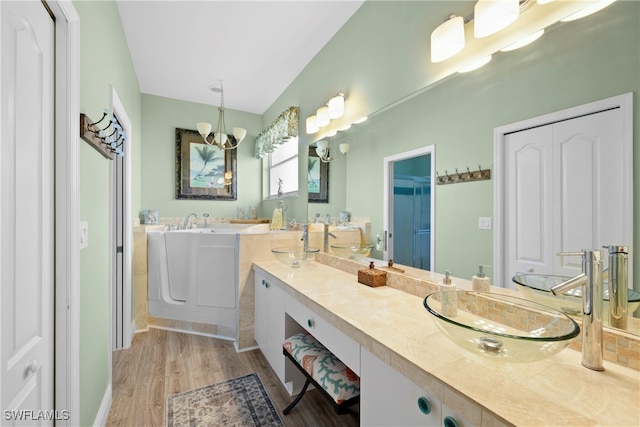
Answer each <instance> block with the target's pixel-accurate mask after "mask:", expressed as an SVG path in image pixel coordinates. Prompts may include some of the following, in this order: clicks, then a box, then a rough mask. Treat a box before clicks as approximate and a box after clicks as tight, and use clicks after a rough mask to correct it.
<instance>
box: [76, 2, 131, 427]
mask: <svg viewBox="0 0 640 427" xmlns="http://www.w3.org/2000/svg"><path fill="white" fill-rule="evenodd" d="M74 6H75V8H76V10H77V12H78V15H79V16H80V76H81V81H80V111H81V112H82V113H85V114H87V115H88V116H89V117H90V118H91V119H93V120H98V119H99V118H100V117H102V110H103V109H105V108H109V105H110V104H109V103H110V93H111V88H110V86H111V85H112V86H113V87H114V88H115V89H116V92H117V93H118V96H119V98H120V100H121V101H122V103H123V105H124V107H125V110H126V111H127V115H128V116H129V119H130V120H131V122H132V126H133V131H132V135H131V138H132V139H131V140H129V141H127V144H128V146H127V148H126V150H127V155H130V156H131V158H132V174H133V176H132V204H133V206H132V208H133V209H134V211H137V210H139V207H140V136H141V132H140V115H141V112H140V108H141V103H140V90H139V88H138V82H137V78H136V76H135V73H134V70H133V65H132V63H131V59H130V56H129V50H128V47H127V43H126V40H125V38H124V32H123V30H122V25H121V22H120V15H119V13H118V8H117V6H116V3H115V2H114V1H76V2H74ZM109 168H110V161H109V160H107V159H105V158H104V157H102V156H101V155H100V154H99V153H98V152H97V151H96V150H94V149H93V148H92V147H91V146H89V144H87V143H86V142H84V141H82V140H80V218H81V220H82V221H88V223H89V246H88V247H87V248H85V249H83V250H82V251H81V252H80V414H79V415H74V414H72V417H73V416H79V419H76V421H75V422H72V424H77V425H83V426H86V425H92V424H93V422H94V420H95V417H96V415H97V413H98V409H99V407H100V404H101V402H102V399H103V397H104V393H105V391H106V389H107V385H108V383H109V372H110V369H111V368H110V366H109V360H110V359H109V354H110V353H111V343H110V337H109V298H110V295H109V175H110V174H109ZM72 421H73V420H72Z"/></svg>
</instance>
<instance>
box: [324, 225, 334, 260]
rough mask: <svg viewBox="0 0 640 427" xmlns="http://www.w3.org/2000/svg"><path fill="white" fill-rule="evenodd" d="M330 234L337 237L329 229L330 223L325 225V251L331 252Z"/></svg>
mask: <svg viewBox="0 0 640 427" xmlns="http://www.w3.org/2000/svg"><path fill="white" fill-rule="evenodd" d="M329 236H331V237H333V238H334V239H337V237H336V235H335V234H333V233H331V232H330V231H329V224H325V225H324V251H325V253H327V252H329Z"/></svg>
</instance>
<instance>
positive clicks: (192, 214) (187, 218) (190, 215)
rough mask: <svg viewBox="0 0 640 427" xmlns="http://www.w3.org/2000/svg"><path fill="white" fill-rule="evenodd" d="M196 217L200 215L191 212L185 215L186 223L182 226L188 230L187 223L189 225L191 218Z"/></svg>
mask: <svg viewBox="0 0 640 427" xmlns="http://www.w3.org/2000/svg"><path fill="white" fill-rule="evenodd" d="M191 217H194V218H196V219H197V218H198V215H196V214H195V213H193V212H191V213H190V214H189V215H187V216H185V217H184V224H183V225H182V227H183V228H184V229H185V230H186V229H187V225H189V218H191Z"/></svg>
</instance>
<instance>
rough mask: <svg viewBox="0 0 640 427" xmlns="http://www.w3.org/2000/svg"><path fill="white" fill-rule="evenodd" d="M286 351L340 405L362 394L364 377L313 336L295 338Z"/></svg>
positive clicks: (300, 335) (289, 339)
mask: <svg viewBox="0 0 640 427" xmlns="http://www.w3.org/2000/svg"><path fill="white" fill-rule="evenodd" d="M283 347H284V349H285V350H286V351H287V352H288V353H289V354H290V355H291V356H292V357H293V358H294V359H295V360H296V361H297V362H298V364H300V366H302V368H303V369H304V370H305V371H306V372H307V373H308V374H309V376H311V377H312V378H313V379H314V380H315V381H316V382H317V383H318V384H320V386H322V388H323V389H324V390H325V391H326V392H327V393H329V395H330V396H331V397H332V398H333V400H335V401H336V403H338V404H340V403H342V402H343V401H345V400H349V399H351V398H353V397H355V396H358V395H359V394H360V377H358V376H357V375H356V374H355V373H354V372H353V371H352V370H351V369H349V368H348V367H347V366H346V365H345V364H344V363H342V362H341V361H340V359H338V358H337V357H336V356H335V355H334V354H333V353H331V352H330V351H329V350H327V349H326V348H325V347H324V346H323V345H322V344H320V342H318V340H316V339H315V338H314V337H313V336H312V335H309V334H307V333H300V334H296V335H293V336H291V337H289V338H287V339H286V340H285V342H284V344H283Z"/></svg>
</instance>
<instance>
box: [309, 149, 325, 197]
mask: <svg viewBox="0 0 640 427" xmlns="http://www.w3.org/2000/svg"><path fill="white" fill-rule="evenodd" d="M307 191H308V192H309V203H329V163H323V162H321V161H320V158H319V157H318V154H317V153H316V148H315V147H309V167H308V171H307Z"/></svg>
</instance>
